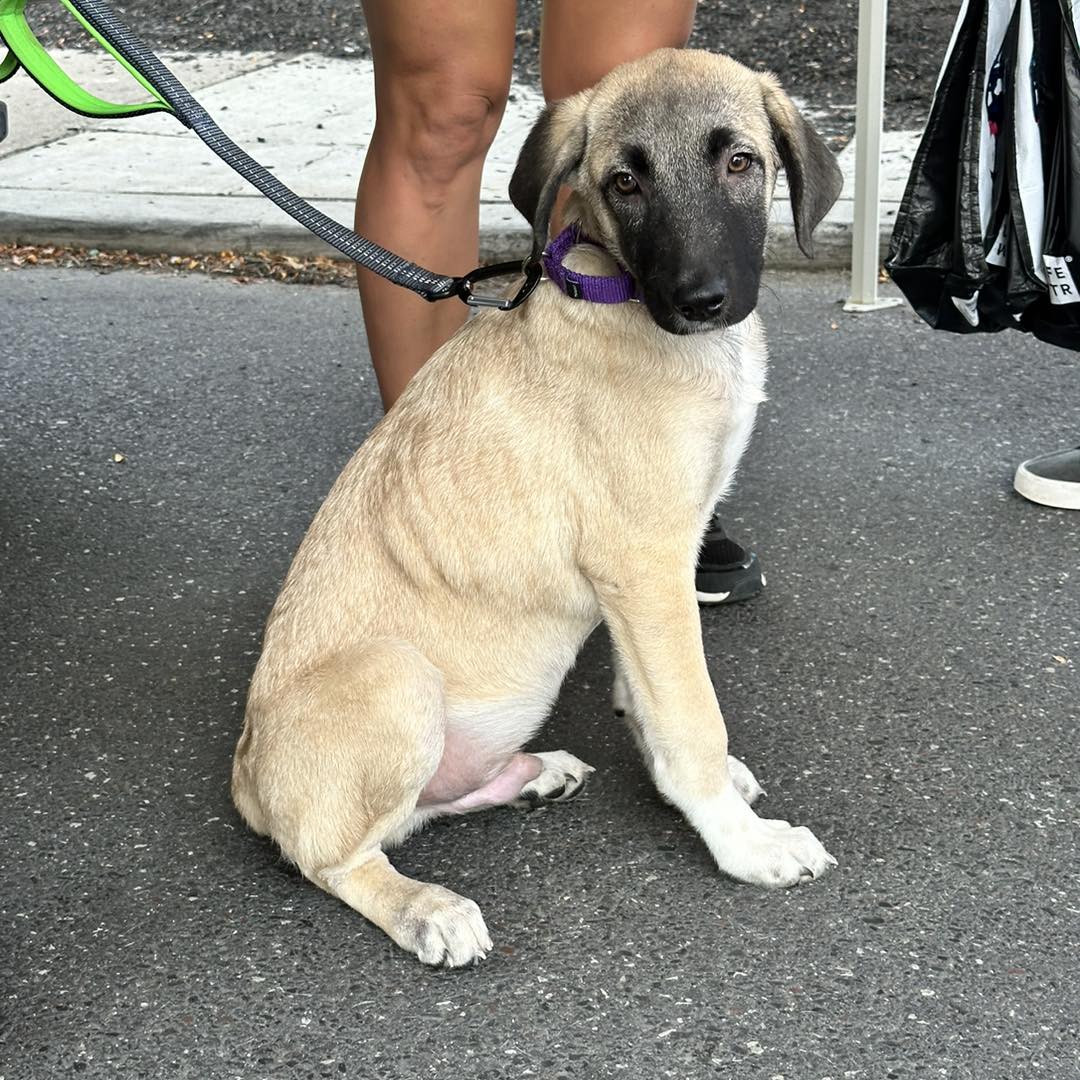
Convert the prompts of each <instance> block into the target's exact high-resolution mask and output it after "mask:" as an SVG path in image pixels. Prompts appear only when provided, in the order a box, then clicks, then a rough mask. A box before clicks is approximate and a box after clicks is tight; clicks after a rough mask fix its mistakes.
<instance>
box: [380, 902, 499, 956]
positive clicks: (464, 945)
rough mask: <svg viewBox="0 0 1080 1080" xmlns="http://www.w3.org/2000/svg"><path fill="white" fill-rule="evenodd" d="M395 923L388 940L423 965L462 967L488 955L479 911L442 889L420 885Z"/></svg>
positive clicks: (474, 905) (488, 938) (488, 948)
mask: <svg viewBox="0 0 1080 1080" xmlns="http://www.w3.org/2000/svg"><path fill="white" fill-rule="evenodd" d="M395 922H396V925H395V926H394V927H393V930H392V932H391V937H393V939H394V940H395V941H396V942H397V943H398V944H399V945H400V946H401V947H402V948H403V949H405V950H407V951H408V952H411V953H415V954H416V956H418V957H419V958H420V960H422V961H423V962H424V963H425V964H431V965H433V966H435V967H438V966H440V965H442V966H445V967H464V966H465V965H466V964H475V963H477V962H479V961H480V960H483V959H484V957H485V956H487V954H488V953H489V952H490V951H491V937H490V935H489V934H488V931H487V926H485V925H484V916H483V915H481V914H480V908H479V907H477V905H476V903H475V902H474V901H472V900H468V899H466V898H465V897H464V896H458V894H457V893H454V892H451V891H450V890H449V889H444V888H443V887H442V886H441V885H421V886H420V887H419V888H418V889H417V891H416V892H415V893H414V894H413V895H412V896H410V897H409V898H408V900H407V901H406V902H405V903H404V905H403V906H402V908H401V910H400V911H399V912H397V918H396V920H395Z"/></svg>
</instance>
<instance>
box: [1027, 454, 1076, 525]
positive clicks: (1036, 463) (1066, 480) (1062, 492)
mask: <svg viewBox="0 0 1080 1080" xmlns="http://www.w3.org/2000/svg"><path fill="white" fill-rule="evenodd" d="M1013 487H1014V488H1016V490H1017V491H1018V492H1019V493H1020V494H1021V495H1023V496H1024V498H1025V499H1030V500H1031V501H1032V502H1037V503H1042V505H1043V506H1056V507H1057V508H1058V509H1059V510H1080V448H1077V449H1076V450H1059V451H1058V452H1057V453H1056V454H1043V455H1042V457H1033V458H1030V459H1029V460H1027V461H1024V462H1021V464H1020V466H1019V468H1017V470H1016V476H1015V477H1013Z"/></svg>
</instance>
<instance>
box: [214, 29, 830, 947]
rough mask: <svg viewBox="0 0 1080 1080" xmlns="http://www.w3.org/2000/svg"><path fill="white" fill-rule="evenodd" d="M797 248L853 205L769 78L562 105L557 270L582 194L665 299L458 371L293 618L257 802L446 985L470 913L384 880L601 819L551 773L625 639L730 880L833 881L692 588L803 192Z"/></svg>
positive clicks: (497, 334)
mask: <svg viewBox="0 0 1080 1080" xmlns="http://www.w3.org/2000/svg"><path fill="white" fill-rule="evenodd" d="M781 165H782V166H783V168H784V169H785V171H786V174H787V178H788V185H789V189H790V192H791V202H792V210H793V217H794V224H795V230H796V239H797V241H798V243H799V245H800V247H801V248H802V249H803V251H804V253H806V254H807V255H810V254H812V251H811V235H812V233H813V230H814V228H815V227H816V225H817V224H818V223H819V222H820V221H821V219H822V218H823V217H824V215H825V213H826V212H827V211H828V209H829V207H830V206H831V205H832V203H833V202H834V201H835V199H836V197H837V195H838V194H839V190H840V183H841V177H840V173H839V170H838V169H837V167H836V165H835V163H834V160H833V156H832V154H831V153H830V152H829V150H828V148H827V147H826V146H825V144H824V142H823V141H822V139H821V138H820V137H819V136H818V135H817V133H816V132H815V131H814V130H813V129H812V128H811V127H810V126H809V125H808V124H807V122H806V121H805V120H804V119H803V118H802V116H801V115H800V114H799V112H798V111H797V109H796V108H795V106H794V105H793V104H792V102H791V100H790V99H789V98H788V97H787V96H786V95H785V94H784V92H783V91H782V90H781V89H780V86H779V84H778V83H777V82H776V80H775V79H774V78H773V77H772V76H771V75H768V74H761V73H756V72H753V71H751V70H749V69H747V68H745V67H743V66H742V65H740V64H738V63H737V62H736V61H734V60H732V59H731V58H729V57H726V56H722V55H715V54H709V53H706V52H700V51H694V50H670V49H667V50H660V51H658V52H655V53H652V54H650V55H649V56H647V57H645V58H643V59H640V60H636V61H634V62H631V63H628V64H625V65H623V66H621V67H619V68H617V69H615V70H614V71H612V72H611V73H610V74H609V75H607V76H606V77H605V78H604V79H603V80H602V81H601V82H600V83H598V84H597V85H596V86H595V87H594V88H593V89H590V90H587V91H585V92H583V93H580V94H577V95H576V96H573V97H570V98H567V99H564V100H562V101H558V102H555V103H554V104H552V105H550V106H549V107H548V108H547V109H546V110H545V111H544V112H543V114H542V115H541V117H540V118H539V120H538V121H537V123H536V125H535V127H534V128H533V129H532V131H531V132H530V134H529V136H528V138H527V140H526V142H525V144H524V147H523V149H522V152H521V155H520V158H519V161H518V163H517V166H516V169H515V172H514V175H513V177H512V180H511V184H510V195H511V199H512V201H513V202H514V204H515V206H516V207H517V208H518V209H519V210H520V211H521V212H522V213H523V214H524V215H525V217H526V218H527V219H528V220H529V221H530V223H531V225H532V229H533V235H534V240H535V245H536V249H537V250H539V249H541V248H543V247H544V245H545V244H546V243H547V242H548V230H549V224H550V218H551V215H552V211H553V207H554V205H555V202H556V196H557V193H558V192H559V190H560V189H561V188H562V187H563V186H564V185H565V186H567V187H569V188H570V189H571V194H570V197H569V200H568V202H567V205H566V219H567V220H568V221H570V222H576V223H578V226H579V228H580V230H581V233H582V234H583V235H585V236H587V237H588V238H589V239H590V240H591V241H592V243H579V244H578V245H577V246H575V247H574V248H573V250H572V251H571V253H570V255H569V256H568V260H567V265H568V266H569V267H570V269H572V270H574V271H576V272H578V273H585V274H592V275H613V274H617V273H618V272H620V268H624V269H625V271H628V272H629V275H630V276H631V278H632V280H633V282H634V283H635V284H636V288H637V292H638V296H637V299H638V302H626V303H619V304H610V305H604V304H599V303H590V302H588V301H587V300H584V299H572V298H571V297H569V296H567V295H565V294H564V293H563V292H562V291H561V290H560V289H559V288H558V287H557V286H556V285H555V284H554V283H553V282H552V281H544V282H542V283H541V284H540V285H539V286H538V288H537V289H536V291H535V292H534V293H533V295H532V297H531V298H530V299H529V300H528V302H527V303H525V304H524V305H523V306H521V307H519V308H517V309H516V310H514V311H511V312H486V313H483V314H480V315H478V316H477V317H476V318H474V319H473V320H472V321H470V322H469V323H468V324H467V325H466V326H465V327H464V328H463V329H462V330H461V331H460V332H459V333H457V334H456V335H455V336H454V337H453V338H452V339H451V340H450V341H449V342H447V343H446V344H445V345H444V346H443V347H442V348H441V349H439V350H438V351H437V352H436V353H435V354H434V355H433V356H432V357H431V359H430V360H429V361H428V362H427V364H426V365H425V366H424V367H423V369H422V370H421V371H420V372H419V373H418V374H417V375H416V377H415V378H414V379H413V380H412V382H411V384H410V385H409V387H408V388H407V390H406V391H405V393H404V395H403V396H402V397H401V399H400V400H399V401H398V402H397V404H396V405H395V406H394V407H393V408H392V409H391V410H390V411H389V413H388V414H387V415H386V417H385V418H384V419H383V420H382V421H381V422H380V423H379V424H378V425H377V426H376V428H375V429H374V430H373V432H372V433H371V435H370V436H369V437H368V439H367V440H366V441H365V443H364V444H363V446H361V448H360V449H359V450H358V451H357V453H356V454H355V456H354V457H353V458H352V460H351V461H350V462H349V463H348V464H347V465H346V467H345V469H344V471H343V472H342V473H341V475H340V477H339V478H338V480H337V481H336V483H335V484H334V486H333V488H332V490H331V491H330V493H329V495H328V496H327V498H326V500H325V502H324V504H323V505H322V507H321V508H320V510H319V511H318V513H317V514H316V516H315V518H314V520H313V522H312V524H311V527H310V529H309V531H308V533H307V535H306V536H305V538H304V540H303V542H302V543H301V545H300V548H299V550H298V552H297V554H296V557H295V560H294V562H293V564H292V567H291V569H290V570H289V573H288V576H287V578H286V581H285V583H284V586H283V587H282V590H281V593H280V595H279V597H278V599H277V602H276V603H275V605H274V608H273V610H272V612H271V615H270V617H269V620H268V623H267V626H266V630H265V635H264V641H263V648H262V653H261V656H260V658H259V661H258V664H257V666H256V669H255V673H254V676H253V680H252V684H251V688H250V693H249V697H248V702H247V710H246V717H245V724H244V729H243V733H242V735H241V737H240V740H239V743H238V745H237V748H236V754H235V760H234V766H233V782H232V791H233V798H234V801H235V803H236V806H237V808H238V809H239V811H240V813H241V815H242V816H243V818H244V819H245V820H246V822H247V823H248V824H249V825H250V826H251V828H252V829H254V830H255V831H256V832H257V833H261V834H269V835H270V836H271V837H273V839H274V840H275V841H276V842H277V843H278V845H279V846H280V848H281V850H282V852H283V853H284V854H285V856H286V857H287V858H288V859H290V860H292V861H293V862H294V863H295V864H296V865H297V866H298V867H299V869H300V870H301V872H302V873H303V874H304V875H305V876H306V877H307V878H308V879H310V880H311V881H312V882H313V883H314V884H316V885H317V886H319V887H320V888H322V889H324V890H326V891H327V892H329V893H331V894H333V895H334V896H336V897H338V898H340V899H341V900H343V901H344V902H345V903H346V904H348V905H350V906H351V907H353V908H355V909H356V910H357V911H358V912H360V914H361V915H363V916H365V917H366V918H367V919H369V920H370V921H371V922H372V923H374V924H375V925H376V926H378V927H380V928H381V929H382V930H384V931H385V932H386V933H387V934H388V935H389V936H390V937H391V938H392V939H393V940H394V941H395V942H397V944H398V945H400V946H401V947H402V948H404V949H406V950H408V951H409V952H411V953H414V954H415V955H416V956H417V957H419V959H420V960H421V961H423V962H425V963H427V964H433V965H446V966H450V967H456V966H461V965H465V964H470V963H474V962H477V961H479V960H480V959H482V958H483V957H484V956H485V955H486V954H487V952H488V951H489V950H490V949H491V947H492V944H491V939H490V937H489V935H488V931H487V928H486V927H485V924H484V919H483V917H482V915H481V913H480V910H479V908H478V907H477V905H476V904H475V903H473V902H472V901H471V900H468V899H465V898H463V897H460V896H458V895H456V894H455V893H453V892H450V891H449V890H447V889H445V888H443V887H441V886H439V885H434V884H426V883H422V882H418V881H413V880H411V879H409V878H406V877H404V876H403V875H401V874H399V873H398V872H397V871H396V870H395V869H394V867H393V866H392V865H391V864H390V862H389V860H388V859H387V856H386V854H385V851H386V849H387V848H389V847H390V846H392V845H393V844H396V843H398V842H400V841H401V840H403V839H404V838H405V837H407V836H408V835H409V834H410V833H412V832H414V831H415V830H416V829H418V828H419V827H421V826H422V825H423V824H424V823H425V822H427V821H429V820H431V819H432V818H434V817H436V816H438V815H442V814H462V813H466V812H470V811H475V810H479V809H482V808H484V807H490V806H498V805H504V804H523V805H535V804H537V803H540V802H544V801H558V800H562V799H565V798H568V797H569V796H571V795H572V794H575V793H576V792H577V791H578V790H579V789H580V788H581V786H582V784H583V783H584V782H585V780H586V778H587V776H588V774H589V773H590V772H592V771H593V770H592V769H591V768H590V766H588V765H586V764H584V763H583V762H582V761H580V760H578V759H577V758H576V757H574V756H573V755H572V754H570V753H567V752H565V751H561V750H560V751H553V752H543V753H523V752H522V747H523V746H524V745H525V744H526V743H527V742H528V741H529V740H530V739H532V737H533V736H534V735H535V734H536V733H537V732H538V731H539V729H540V727H541V725H542V724H543V722H544V719H545V717H546V715H547V714H548V712H549V710H550V708H551V705H552V703H553V701H554V699H555V696H556V694H557V692H558V690H559V687H560V684H561V683H562V681H563V678H564V676H565V675H566V673H567V671H568V670H569V669H570V667H571V666H572V664H573V663H574V660H575V657H576V655H577V653H578V651H579V649H580V647H581V646H582V644H583V642H584V641H585V639H586V637H588V635H589V634H590V633H591V631H592V630H593V629H594V628H595V627H596V626H597V624H598V623H599V622H600V621H601V620H603V621H604V622H605V623H606V624H607V627H608V630H609V631H610V636H611V639H612V642H613V645H614V652H615V667H616V671H617V677H616V686H615V699H616V706H617V711H619V712H625V714H626V719H627V721H628V722H629V725H630V728H631V730H632V732H633V735H634V737H635V739H636V741H637V743H638V745H639V747H640V749H641V751H642V753H643V755H644V758H645V761H646V763H647V765H648V768H649V770H650V772H651V774H652V777H653V779H654V780H655V783H656V787H657V788H658V789H659V792H660V793H661V795H662V796H663V797H664V798H665V799H667V800H668V801H670V802H671V803H673V804H674V805H675V806H676V807H678V809H679V810H681V811H682V813H683V814H684V815H685V816H686V818H687V819H688V820H689V822H690V823H691V824H692V825H693V827H694V828H695V829H696V830H697V832H698V833H699V834H700V836H701V838H702V839H703V840H704V841H705V843H706V844H707V845H708V848H709V850H710V852H711V853H712V855H713V857H714V859H715V861H716V863H717V866H718V867H719V868H720V870H722V871H724V872H725V873H727V874H729V875H731V876H732V877H734V878H736V879H738V880H740V881H745V882H752V883H756V884H759V885H767V886H789V885H795V884H798V883H799V882H802V881H806V880H809V879H811V878H815V877H817V876H819V875H820V874H822V873H823V872H825V871H826V870H827V869H828V868H829V867H830V866H833V865H835V860H834V859H833V858H832V856H831V855H829V853H828V852H827V851H826V850H825V848H824V847H823V846H822V844H821V843H820V842H819V841H818V840H817V838H816V837H815V836H814V835H813V834H812V833H811V832H810V831H809V830H808V829H806V828H795V827H792V826H790V825H789V824H788V823H787V822H785V821H768V820H764V819H761V818H759V817H758V816H757V815H756V814H755V813H754V811H753V810H752V809H751V806H750V803H751V802H752V801H753V800H754V798H755V797H756V796H757V795H758V794H759V793H760V788H759V787H758V785H757V781H756V780H755V778H754V776H753V774H752V773H751V772H750V770H749V769H748V768H746V766H745V765H743V764H741V763H740V762H739V761H738V760H737V759H735V758H733V757H730V756H729V755H728V747H727V734H726V731H725V728H724V721H723V718H722V716H721V712H720V707H719V705H718V703H717V698H716V694H715V692H714V690H713V686H712V684H711V681H710V678H709V673H708V669H707V667H706V663H705V656H704V652H703V648H702V639H701V627H700V621H699V615H698V608H697V603H696V596H695V589H694V565H695V559H696V555H697V550H698V547H699V545H700V543H701V539H702V535H703V531H704V528H705V524H706V522H707V519H708V517H709V514H710V511H711V509H712V507H713V505H714V504H715V503H716V501H717V499H719V498H720V497H721V496H722V495H723V494H724V492H725V491H726V490H727V488H728V486H729V484H730V483H731V480H732V476H733V474H734V471H735V468H736V465H737V463H738V460H739V457H740V455H741V454H742V452H743V450H744V448H745V445H746V443H747V440H748V438H749V436H750V431H751V427H752V425H753V423H754V414H755V410H756V407H757V405H758V404H759V403H760V402H761V401H763V400H764V394H763V387H764V379H765V363H766V348H765V340H764V336H763V332H762V327H761V324H760V322H759V320H758V317H757V316H756V314H755V313H754V307H755V304H756V302H757V296H758V288H759V281H760V275H761V270H762V264H763V261H764V250H765V242H766V225H767V216H768V209H769V204H770V200H771V197H772V191H773V186H774V183H775V180H776V176H777V171H778V168H779V167H780V166H781Z"/></svg>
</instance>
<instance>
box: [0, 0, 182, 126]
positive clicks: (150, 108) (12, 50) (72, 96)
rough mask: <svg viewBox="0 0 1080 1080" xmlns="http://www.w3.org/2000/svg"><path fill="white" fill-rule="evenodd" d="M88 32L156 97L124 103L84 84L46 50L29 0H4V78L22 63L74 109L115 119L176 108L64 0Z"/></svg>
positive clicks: (0, 66) (0, 15) (0, 8)
mask: <svg viewBox="0 0 1080 1080" xmlns="http://www.w3.org/2000/svg"><path fill="white" fill-rule="evenodd" d="M60 2H61V3H62V4H63V5H64V7H66V8H67V9H68V10H69V11H70V12H71V13H72V15H74V16H75V18H76V19H78V21H79V23H80V24H81V25H82V26H83V27H84V28H85V29H86V31H87V33H89V34H90V36H91V37H93V38H94V40H95V41H96V42H98V44H99V45H101V47H102V48H103V49H105V50H106V51H107V52H108V53H109V54H110V55H111V56H112V57H114V59H116V60H117V61H118V62H119V63H120V64H122V65H123V67H124V68H125V70H126V71H127V72H128V73H129V74H130V75H131V76H132V77H133V78H134V79H136V80H137V81H138V82H139V84H140V85H141V86H142V87H143V89H145V90H146V91H147V93H149V94H150V95H151V97H152V99H153V100H151V101H143V102H137V103H135V104H123V103H116V102H112V101H105V100H104V98H99V97H98V96H97V95H96V94H92V93H90V91H89V90H86V89H85V88H84V87H82V86H80V85H79V84H78V83H77V82H75V80H74V79H73V78H71V76H70V75H68V73H67V72H66V71H64V69H63V68H62V67H61V66H60V65H59V64H58V63H57V62H56V61H55V60H54V59H53V58H52V57H51V56H50V55H49V54H48V53H47V52H46V51H45V48H44V46H43V45H42V44H41V42H40V41H38V39H37V37H36V35H35V34H34V31H33V30H31V29H30V24H29V23H28V22H27V21H26V4H27V0H0V41H3V42H4V44H6V45H7V48H8V53H7V55H6V56H5V57H4V59H3V60H2V61H0V82H3V81H4V80H5V79H10V78H11V76H12V75H14V74H15V72H16V71H18V69H19V68H20V67H21V68H23V70H24V71H25V72H26V73H27V75H29V76H30V77H31V78H32V79H33V80H34V82H36V83H37V84H38V86H40V87H41V88H42V90H44V91H45V92H46V93H47V94H49V95H50V96H51V97H54V98H55V99H56V100H57V101H58V102H60V104H61V105H63V106H65V107H66V108H68V109H71V111H72V112H77V113H80V114H81V115H83V116H92V117H96V118H98V119H106V120H107V119H115V118H119V117H125V116H143V115H144V114H146V113H151V112H170V113H171V112H173V108H172V106H171V105H170V104H169V103H168V102H167V101H165V99H164V98H163V97H162V96H161V95H160V94H159V93H158V92H157V91H156V90H155V89H154V88H153V87H152V86H151V85H150V83H149V82H147V80H146V79H144V78H143V77H142V75H141V74H140V73H139V72H138V71H137V70H136V69H135V68H134V67H133V66H132V65H131V64H129V63H128V62H127V60H125V59H124V57H123V56H121V55H120V53H119V52H117V50H116V49H114V48H113V46H112V45H111V44H110V43H109V42H108V41H107V40H106V39H105V38H104V37H102V36H101V34H99V33H98V32H97V31H96V30H95V29H94V27H93V26H91V25H90V23H88V22H87V21H86V19H84V18H83V16H82V15H81V14H80V12H79V11H78V10H77V9H76V8H75V7H74V6H73V5H72V4H70V3H68V0H60Z"/></svg>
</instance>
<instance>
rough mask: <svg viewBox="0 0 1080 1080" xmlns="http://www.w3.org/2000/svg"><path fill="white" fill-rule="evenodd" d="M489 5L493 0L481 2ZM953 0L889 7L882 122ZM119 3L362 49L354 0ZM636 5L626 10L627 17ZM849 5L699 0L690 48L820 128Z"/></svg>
mask: <svg viewBox="0 0 1080 1080" xmlns="http://www.w3.org/2000/svg"><path fill="white" fill-rule="evenodd" d="M484 2H485V3H491V2H493V0H484ZM542 6H543V5H542V2H541V0H521V2H520V3H519V4H518V26H519V30H518V38H517V55H516V66H517V71H518V75H519V77H521V78H523V79H525V80H527V81H529V82H531V83H533V84H537V83H539V44H540V12H541V8H542ZM959 6H960V5H959V0H925V2H923V3H916V2H915V0H896V2H894V3H892V4H890V6H889V35H888V52H887V81H886V98H887V107H886V117H885V119H886V125H887V126H888V127H890V128H915V127H919V126H921V125H922V123H923V121H924V120H925V117H926V113H927V111H928V107H929V104H930V98H931V96H932V94H933V90H934V82H935V80H936V79H937V74H938V70H939V68H940V66H941V61H942V57H943V55H944V51H945V46H946V44H947V43H948V40H949V34H950V31H951V29H952V25H953V22H954V20H955V18H956V13H957V10H958V9H959ZM115 7H116V10H117V11H118V12H119V13H121V15H122V16H123V18H124V19H125V20H126V21H127V22H128V24H129V25H130V26H131V27H132V28H133V29H134V30H135V31H136V32H137V33H138V34H139V35H140V36H141V37H143V39H144V40H145V41H146V42H147V44H148V45H150V46H151V48H156V49H192V50H204V49H269V50H280V51H281V52H286V53H295V52H320V53H325V54H326V55H328V56H366V55H369V50H368V39H367V33H366V30H365V24H364V16H363V11H362V9H361V6H360V4H359V2H355V3H344V4H343V3H335V2H334V0H315V2H313V3H308V2H306V0H272V2H270V3H254V2H252V0H196V2H194V3H186V4H183V5H175V4H161V3H157V2H156V0H127V2H125V3H116V4H115ZM632 8H633V5H624V8H623V10H625V11H626V12H627V13H626V14H625V15H621V17H625V18H628V17H631V15H630V14H629V12H630V11H632ZM30 12H31V17H32V19H33V22H34V25H35V27H37V28H39V29H40V31H41V36H42V39H43V40H44V41H45V42H46V43H53V44H57V45H60V44H66V45H77V44H78V43H79V42H80V41H82V40H83V36H82V31H81V29H80V28H79V27H78V25H77V24H76V23H74V21H73V20H72V19H71V16H70V15H69V14H68V12H67V11H66V10H65V9H64V8H62V7H61V6H60V4H59V3H56V2H52V0H50V2H46V0H34V2H32V3H31V5H30ZM857 30H858V0H783V2H770V0H765V2H760V0H759V2H754V0H702V2H701V3H700V4H699V5H698V14H697V21H696V26H695V30H694V35H693V37H692V39H691V42H690V43H691V45H693V46H695V47H698V48H706V49H715V50H718V51H722V52H728V53H731V55H732V56H734V57H735V58H736V59H738V60H741V61H742V62H743V63H745V64H748V65H750V66H751V67H758V68H767V69H769V70H771V71H774V72H776V74H777V75H779V77H780V79H781V80H782V82H783V83H784V85H785V86H786V87H787V88H788V90H789V91H790V92H792V93H794V94H796V95H798V96H799V97H800V98H802V99H803V100H804V101H805V102H806V103H807V104H808V105H809V107H810V108H811V109H813V110H815V112H817V113H819V114H820V115H819V117H818V122H819V124H820V126H821V127H822V129H823V130H824V131H825V133H826V134H843V133H845V132H847V133H850V128H851V126H852V125H853V123H854V103H855V53H856V48H855V46H856V38H857Z"/></svg>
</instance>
